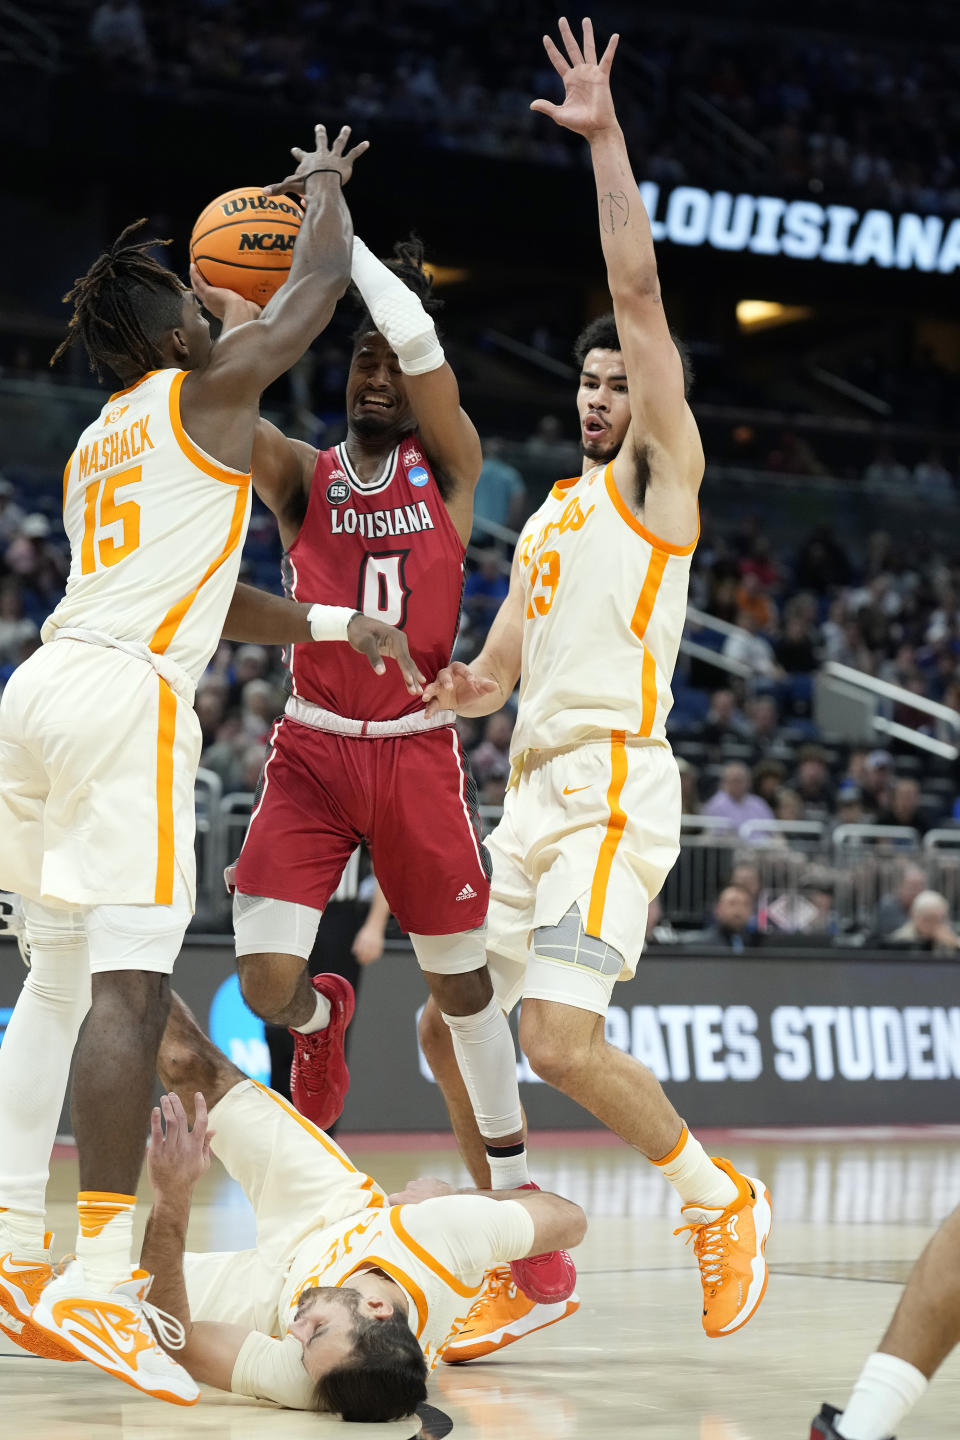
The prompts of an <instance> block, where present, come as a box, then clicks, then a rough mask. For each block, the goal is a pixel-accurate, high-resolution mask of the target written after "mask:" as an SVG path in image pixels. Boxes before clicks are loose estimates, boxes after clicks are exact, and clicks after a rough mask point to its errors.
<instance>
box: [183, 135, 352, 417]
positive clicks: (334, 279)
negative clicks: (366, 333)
mask: <svg viewBox="0 0 960 1440" xmlns="http://www.w3.org/2000/svg"><path fill="white" fill-rule="evenodd" d="M314 135H315V140H316V148H315V149H314V150H312V151H302V150H300V149H298V148H296V147H295V148H294V151H293V154H294V155H295V156H296V157H297V158H298V159H299V161H300V164H299V166H298V168H297V172H296V173H297V176H298V177H299V179H300V180H301V182H302V192H303V195H304V197H305V211H304V217H303V222H302V224H301V226H300V229H299V231H298V232H297V237H296V241H295V243H294V247H293V257H292V261H291V268H290V276H289V278H288V279H287V282H286V284H285V285H283V286H281V288H280V289H279V290H278V291H277V292H276V294H275V295H274V297H273V299H272V300H271V302H270V304H269V305H267V306H266V308H265V309H264V310H263V311H262V312H261V313H260V315H259V316H258V317H257V318H256V319H255V320H251V322H250V324H249V325H242V326H240V327H239V328H237V329H233V330H231V331H230V333H229V334H226V335H224V336H223V337H222V338H221V339H220V340H219V341H218V342H217V344H216V345H215V346H214V348H213V351H212V354H211V358H210V362H209V364H208V365H207V366H205V367H204V369H203V370H200V371H197V372H194V373H193V374H191V376H190V379H191V380H192V381H194V382H196V381H199V382H200V385H201V388H208V387H210V386H211V385H219V384H221V383H223V384H228V385H230V386H231V387H233V386H236V385H239V386H241V388H243V389H244V390H245V391H246V393H247V394H248V395H252V396H254V397H255V396H257V395H259V394H260V393H261V392H262V391H263V390H265V389H266V387H267V386H268V385H270V384H272V382H273V381H274V380H276V379H277V378H278V377H279V376H280V375H282V374H283V373H284V372H285V371H286V370H289V368H290V366H291V365H292V364H293V363H294V361H296V360H299V358H300V356H301V355H302V354H303V352H304V351H305V350H306V348H307V346H308V345H309V344H310V342H311V341H312V340H313V339H314V338H315V337H316V336H317V335H319V334H320V332H321V331H322V330H323V329H324V328H325V327H326V325H327V324H328V322H329V320H330V317H331V316H332V315H333V311H334V308H335V306H336V303H337V301H338V300H339V299H340V296H341V295H342V294H343V293H344V291H345V290H346V288H347V285H348V284H349V282H350V253H351V244H352V241H353V225H352V222H351V220H350V212H349V210H348V209H347V207H346V204H345V202H344V199H343V193H342V191H343V186H344V185H345V184H346V183H347V181H348V180H349V179H350V176H351V175H352V173H353V165H354V162H355V161H356V160H357V159H358V158H359V156H360V155H362V154H363V153H364V151H365V150H366V149H367V148H368V146H367V143H366V142H363V143H362V144H360V145H355V146H354V147H353V148H352V149H351V150H349V151H348V150H347V149H346V146H347V142H348V141H349V139H350V127H349V126H348V125H345V126H344V127H343V129H342V130H341V131H340V133H339V135H338V136H337V138H336V139H335V140H334V142H333V144H332V145H328V143H327V132H326V129H325V127H324V126H323V125H317V126H315V127H314ZM186 394H187V386H186V384H185V386H184V395H186Z"/></svg>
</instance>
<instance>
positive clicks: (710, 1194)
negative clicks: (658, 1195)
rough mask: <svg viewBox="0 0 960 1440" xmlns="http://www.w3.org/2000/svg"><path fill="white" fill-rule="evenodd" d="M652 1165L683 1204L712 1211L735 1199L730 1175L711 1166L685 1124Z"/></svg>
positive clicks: (734, 1187) (735, 1190)
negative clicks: (668, 1183)
mask: <svg viewBox="0 0 960 1440" xmlns="http://www.w3.org/2000/svg"><path fill="white" fill-rule="evenodd" d="M653 1163H654V1165H656V1167H657V1169H658V1170H659V1171H660V1173H661V1174H662V1175H663V1176H664V1178H665V1179H667V1180H669V1181H670V1184H671V1185H672V1186H673V1188H674V1190H676V1192H677V1194H678V1195H679V1196H680V1199H681V1200H682V1201H683V1203H684V1205H702V1206H704V1208H705V1209H708V1210H713V1209H716V1208H721V1209H722V1208H723V1207H724V1206H726V1205H729V1204H730V1203H731V1201H733V1200H736V1198H737V1193H738V1192H737V1187H736V1185H735V1184H734V1183H733V1181H732V1180H731V1179H730V1176H729V1175H727V1174H726V1173H725V1171H723V1170H721V1169H720V1168H719V1166H717V1165H714V1163H713V1161H712V1160H711V1159H710V1156H709V1155H708V1154H707V1152H706V1150H704V1148H703V1146H702V1145H701V1144H700V1141H699V1140H698V1139H697V1138H696V1136H694V1135H691V1134H690V1131H689V1130H688V1129H687V1127H686V1125H684V1127H683V1130H682V1131H681V1133H680V1139H679V1140H678V1141H677V1143H676V1145H675V1146H674V1147H673V1149H672V1150H671V1151H670V1153H669V1155H665V1156H664V1157H663V1159H662V1160H654V1162H653Z"/></svg>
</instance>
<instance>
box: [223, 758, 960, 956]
mask: <svg viewBox="0 0 960 1440" xmlns="http://www.w3.org/2000/svg"><path fill="white" fill-rule="evenodd" d="M219 785H220V782H219V779H218V777H217V776H216V775H214V774H213V773H212V772H210V771H205V770H201V772H200V777H199V780H198V785H197V804H198V817H197V818H198V823H197V859H198V867H197V868H198V909H201V907H202V915H203V919H204V921H205V922H206V923H207V925H208V926H210V927H212V928H218V929H219V928H222V929H229V917H230V899H229V896H228V895H227V892H226V889H225V887H224V884H223V868H224V865H225V864H227V863H229V862H230V861H232V860H234V859H235V858H236V856H237V855H238V854H239V851H240V847H241V845H242V843H243V836H244V833H245V831H246V828H247V824H248V822H249V818H250V811H251V809H252V807H253V804H254V800H255V796H254V795H253V794H252V793H251V792H250V791H245V790H244V791H231V792H230V793H228V794H226V795H222V794H220V793H219V791H218V787H219ZM479 810H480V821H481V826H482V831H483V834H484V836H486V835H488V834H489V833H490V831H491V830H492V829H493V828H494V826H495V825H496V824H497V823H498V821H499V820H500V818H501V816H502V814H503V807H502V806H500V805H481V806H480V807H479ZM745 863H746V864H750V865H753V866H754V867H755V868H756V870H757V873H758V876H759V882H760V900H759V903H758V909H759V911H760V912H761V918H763V917H769V919H770V921H771V924H770V928H772V929H781V930H782V929H783V928H784V923H786V924H788V925H789V924H791V923H796V924H797V926H798V928H802V923H803V921H804V918H805V916H806V918H807V919H809V918H810V912H811V902H810V901H809V900H805V898H804V893H805V891H807V892H808V891H810V890H811V889H812V890H818V889H819V890H821V891H823V890H824V889H831V890H832V904H831V912H830V923H831V925H832V926H834V927H835V928H836V929H837V930H838V931H844V930H860V931H864V930H870V929H871V928H872V927H873V924H874V919H875V915H876V911H877V907H878V906H879V904H880V902H881V901H882V900H883V899H884V898H886V897H887V896H889V895H891V894H893V893H895V892H896V890H897V888H898V886H899V883H900V880H901V879H902V877H903V874H904V871H905V869H906V867H907V865H909V864H919V865H921V866H922V867H923V868H924V870H925V872H926V874H927V878H928V883H929V886H930V888H931V889H935V890H939V891H940V892H941V893H942V894H944V895H945V896H946V897H947V901H948V903H949V905H950V910H951V913H952V914H955V915H957V914H960V827H958V828H957V829H956V830H935V831H931V832H930V834H929V835H928V836H927V837H926V839H925V840H924V842H923V847H922V849H921V845H920V837H919V835H918V833H917V831H916V830H914V829H912V828H911V827H909V826H889V825H842V826H838V827H837V828H836V829H835V830H834V831H833V834H832V835H831V834H830V833H829V822H821V821H803V820H792V821H779V820H760V821H750V822H749V823H748V824H747V825H745V826H743V827H742V828H741V829H740V831H739V832H738V831H737V830H735V829H734V827H733V826H732V825H731V824H730V822H729V821H728V820H725V819H723V818H722V817H720V816H716V815H684V816H683V817H682V820H681V833H680V856H679V858H678V860H677V863H676V865H675V866H674V867H673V869H672V870H671V872H670V874H669V875H668V876H667V879H666V882H665V884H664V888H663V892H662V894H661V904H662V906H663V912H664V915H665V917H666V918H667V919H668V920H669V921H670V922H671V923H672V924H674V925H676V926H678V927H680V928H681V929H699V928H701V927H702V926H703V925H704V924H706V923H708V921H709V918H710V915H711V914H712V911H713V906H714V903H715V901H716V898H717V896H718V895H719V893H720V891H721V890H722V889H723V888H724V886H725V885H726V884H728V882H729V880H730V877H731V875H732V873H733V870H734V867H735V866H737V865H740V864H745ZM778 919H779V920H780V922H781V923H780V924H777V923H775V922H776V921H777V920H778ZM762 928H766V927H765V925H764V926H763V927H762Z"/></svg>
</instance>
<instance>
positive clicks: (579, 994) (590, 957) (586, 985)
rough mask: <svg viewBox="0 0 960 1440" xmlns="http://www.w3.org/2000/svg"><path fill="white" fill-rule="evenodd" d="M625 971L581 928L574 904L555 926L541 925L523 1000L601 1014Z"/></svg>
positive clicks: (621, 961) (616, 952)
mask: <svg viewBox="0 0 960 1440" xmlns="http://www.w3.org/2000/svg"><path fill="white" fill-rule="evenodd" d="M623 968H624V959H623V956H622V955H621V954H620V952H619V950H615V949H614V947H613V946H612V945H608V944H607V942H606V941H605V940H601V939H599V937H597V936H595V935H588V934H587V933H586V931H585V930H584V928H583V916H582V915H581V913H580V907H579V906H578V905H571V907H570V909H569V910H568V911H567V913H566V915H564V916H563V918H562V919H561V920H560V921H559V923H558V924H556V925H540V926H538V927H537V929H536V930H534V932H533V947H532V953H531V955H530V959H529V961H528V963H527V973H526V977H525V981H524V986H523V994H524V998H525V999H531V1000H551V1001H555V1002H556V1003H557V1004H560V1005H572V1006H574V1007H575V1008H576V1009H578V1010H591V1011H593V1012H594V1013H595V1014H598V1015H605V1014H606V1012H607V1010H608V1008H609V1005H610V997H611V996H612V994H613V987H614V985H615V984H616V983H617V980H618V979H619V978H620V974H621V971H622V970H623Z"/></svg>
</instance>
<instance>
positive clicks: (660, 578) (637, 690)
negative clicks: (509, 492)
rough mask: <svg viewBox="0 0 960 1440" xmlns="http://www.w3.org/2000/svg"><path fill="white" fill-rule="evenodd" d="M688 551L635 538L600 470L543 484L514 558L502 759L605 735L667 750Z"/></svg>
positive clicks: (647, 536) (641, 534) (641, 531)
mask: <svg viewBox="0 0 960 1440" xmlns="http://www.w3.org/2000/svg"><path fill="white" fill-rule="evenodd" d="M695 548H696V541H694V543H693V544H692V545H687V546H679V545H670V544H668V543H667V542H666V541H664V540H660V539H658V538H657V536H655V535H653V534H651V533H650V531H649V530H647V529H645V527H644V526H643V525H641V523H640V521H639V520H638V519H637V518H636V516H635V515H633V514H632V513H631V511H630V510H629V509H628V507H627V506H626V504H625V503H624V501H623V498H622V497H621V495H620V492H619V491H618V489H617V487H616V483H615V482H614V479H613V469H612V466H611V465H608V466H607V467H606V468H605V469H603V468H599V467H598V468H597V469H595V470H592V471H590V472H588V473H587V474H586V475H584V476H582V477H578V478H575V479H573V480H561V481H559V482H558V483H557V484H556V485H554V487H553V489H552V490H551V491H550V494H549V495H548V497H547V499H546V500H545V501H544V503H543V504H542V505H541V506H540V509H539V510H538V511H537V512H536V513H535V514H534V515H533V516H532V517H531V519H530V520H528V522H527V524H526V526H525V528H524V531H523V534H522V535H521V537H520V541H519V544H518V547H517V549H518V553H519V556H520V577H521V580H522V583H523V600H524V620H523V649H522V668H521V674H520V704H519V710H518V714H517V723H516V726H515V728H514V732H513V740H512V743H511V756H512V757H514V758H515V757H516V756H518V755H521V754H522V753H523V752H524V751H526V750H534V749H537V750H552V749H557V748H559V747H561V746H564V745H571V744H576V743H578V742H581V741H584V740H590V739H598V738H602V737H609V735H610V732H611V731H614V730H616V731H623V732H625V734H626V735H627V736H635V737H638V738H640V739H646V740H649V741H651V742H653V743H658V742H659V743H660V744H662V745H666V743H667V737H666V720H667V715H668V714H669V713H670V707H671V706H672V704H673V695H672V693H671V690H670V682H671V679H672V677H673V670H674V666H675V665H676V662H677V653H678V651H679V649H680V637H681V634H682V632H683V622H684V617H685V615H686V608H687V589H688V585H689V580H690V559H691V556H692V554H693V551H694V549H695Z"/></svg>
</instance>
